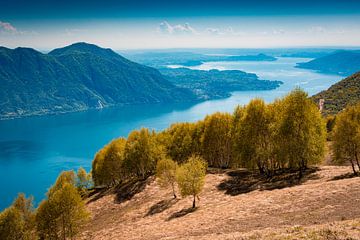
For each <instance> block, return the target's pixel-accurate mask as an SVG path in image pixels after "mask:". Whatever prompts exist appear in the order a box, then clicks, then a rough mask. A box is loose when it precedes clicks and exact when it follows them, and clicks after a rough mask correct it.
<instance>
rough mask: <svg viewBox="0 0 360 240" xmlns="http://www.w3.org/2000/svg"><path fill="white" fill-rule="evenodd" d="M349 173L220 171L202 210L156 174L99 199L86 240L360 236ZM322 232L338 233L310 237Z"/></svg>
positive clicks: (359, 187)
mask: <svg viewBox="0 0 360 240" xmlns="http://www.w3.org/2000/svg"><path fill="white" fill-rule="evenodd" d="M350 173H351V168H350V167H347V166H323V167H319V168H316V169H310V170H309V171H308V172H307V173H306V175H305V177H304V178H303V180H302V181H301V182H299V181H298V180H297V175H296V174H295V173H294V174H293V173H284V174H282V175H281V176H279V177H277V178H274V179H271V180H270V181H265V180H264V179H262V178H261V177H259V176H257V175H253V174H251V173H249V172H246V171H245V170H237V171H223V172H216V171H213V172H212V173H209V174H207V176H206V183H205V187H204V190H203V192H202V194H201V195H200V201H199V202H198V203H197V204H198V206H197V208H196V209H195V210H194V209H191V205H192V199H191V198H190V197H187V198H181V197H178V199H173V198H172V193H171V190H170V189H165V190H164V189H161V188H160V187H159V185H158V184H157V182H156V181H155V180H154V178H150V179H148V180H147V181H144V182H142V183H138V184H137V185H129V186H125V187H124V189H118V190H117V192H118V193H116V192H115V193H112V194H97V195H94V196H92V197H91V198H90V200H89V203H88V204H87V207H88V209H89V210H90V212H91V215H92V220H91V222H90V223H89V224H88V225H87V226H86V227H85V229H84V231H83V232H82V234H81V235H80V239H360V177H351V174H350ZM124 192H126V194H124ZM316 231H318V232H317V233H318V234H320V235H321V234H325V235H326V234H330V235H331V234H335V235H336V234H338V238H334V237H332V238H329V237H328V236H325V237H324V238H310V237H311V236H312V235H311V234H316ZM334 232H335V233H334ZM308 234H310V235H308ZM341 234H343V235H341ZM320 235H319V236H320ZM330 235H329V236H330ZM289 236H293V237H294V236H295V237H294V238H289ZM296 236H297V237H296ZM309 236H310V237H309ZM314 236H315V235H314ZM321 236H322V235H321ZM331 236H332V235H331ZM331 236H330V237H331ZM339 236H340V237H339ZM342 236H345V237H343V238H341V237H342ZM282 237H284V238H282ZM350 237H351V238H350Z"/></svg>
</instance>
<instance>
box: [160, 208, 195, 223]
mask: <svg viewBox="0 0 360 240" xmlns="http://www.w3.org/2000/svg"><path fill="white" fill-rule="evenodd" d="M197 209H198V207H195V208H192V207H191V208H184V209H182V210H180V211H178V212H175V213H173V214H171V215H170V217H168V219H167V221H170V220H172V219H175V218H180V217H184V216H186V215H188V214H190V213H193V212H195V211H196V210H197Z"/></svg>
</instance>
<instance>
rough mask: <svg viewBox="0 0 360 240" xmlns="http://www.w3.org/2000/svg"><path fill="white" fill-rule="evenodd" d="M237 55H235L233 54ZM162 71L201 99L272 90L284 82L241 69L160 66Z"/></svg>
mask: <svg viewBox="0 0 360 240" xmlns="http://www.w3.org/2000/svg"><path fill="white" fill-rule="evenodd" d="M232 57H235V56H232ZM159 70H160V72H161V73H162V74H163V75H165V77H166V78H167V79H168V80H169V81H170V82H172V83H174V84H175V85H176V86H179V87H183V88H187V89H190V90H192V91H193V93H194V94H196V95H197V96H198V97H199V98H201V99H205V100H206V99H209V98H210V99H214V98H223V97H228V96H230V95H231V94H230V92H233V91H249V90H270V89H275V88H277V87H279V86H280V85H281V84H282V82H280V81H270V80H260V79H258V76H256V75H255V74H253V73H246V72H243V71H239V70H222V71H219V70H215V69H212V70H210V71H205V70H193V69H189V68H160V69H159Z"/></svg>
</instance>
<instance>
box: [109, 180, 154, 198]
mask: <svg viewBox="0 0 360 240" xmlns="http://www.w3.org/2000/svg"><path fill="white" fill-rule="evenodd" d="M152 180H153V178H152V177H149V178H147V179H145V180H138V179H134V180H132V181H128V182H126V183H123V184H119V185H118V186H117V187H116V188H115V189H114V193H115V202H116V203H122V202H125V201H127V200H130V199H131V198H132V197H133V196H135V194H137V193H140V192H141V191H143V190H144V189H145V187H146V185H148V184H149V183H150V182H151V181H152Z"/></svg>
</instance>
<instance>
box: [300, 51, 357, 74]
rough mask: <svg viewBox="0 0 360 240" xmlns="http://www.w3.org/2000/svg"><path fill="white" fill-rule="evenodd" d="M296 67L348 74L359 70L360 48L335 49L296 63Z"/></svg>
mask: <svg viewBox="0 0 360 240" xmlns="http://www.w3.org/2000/svg"><path fill="white" fill-rule="evenodd" d="M297 67H299V68H306V69H313V70H317V71H319V72H322V73H330V74H339V75H343V76H349V75H351V74H353V73H356V72H358V71H360V50H353V51H350V50H341V51H335V52H333V53H331V54H328V55H326V56H322V57H319V58H315V59H314V60H311V61H309V62H305V63H298V64H297Z"/></svg>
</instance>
